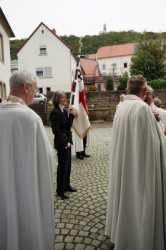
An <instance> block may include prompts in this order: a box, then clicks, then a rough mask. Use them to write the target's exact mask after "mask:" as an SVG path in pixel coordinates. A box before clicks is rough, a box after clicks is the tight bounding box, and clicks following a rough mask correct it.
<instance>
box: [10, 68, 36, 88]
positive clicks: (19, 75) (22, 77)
mask: <svg viewBox="0 0 166 250" xmlns="http://www.w3.org/2000/svg"><path fill="white" fill-rule="evenodd" d="M9 82H10V88H11V89H12V88H13V87H19V86H20V85H22V84H30V85H31V84H33V83H34V82H36V78H35V77H34V76H33V75H32V74H31V73H29V72H27V71H17V72H15V73H13V75H12V76H11V77H10V80H9Z"/></svg>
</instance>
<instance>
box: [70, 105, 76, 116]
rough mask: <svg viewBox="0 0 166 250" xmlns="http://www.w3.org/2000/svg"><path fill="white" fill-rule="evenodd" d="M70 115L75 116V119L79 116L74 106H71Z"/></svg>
mask: <svg viewBox="0 0 166 250" xmlns="http://www.w3.org/2000/svg"><path fill="white" fill-rule="evenodd" d="M69 113H70V114H72V115H74V117H77V116H78V111H77V110H76V108H74V107H73V106H72V105H69Z"/></svg>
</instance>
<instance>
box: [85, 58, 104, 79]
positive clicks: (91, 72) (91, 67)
mask: <svg viewBox="0 0 166 250" xmlns="http://www.w3.org/2000/svg"><path fill="white" fill-rule="evenodd" d="M80 64H81V67H82V69H83V72H84V74H85V75H86V76H100V72H99V67H98V64H97V62H96V61H95V60H92V59H88V58H81V59H80Z"/></svg>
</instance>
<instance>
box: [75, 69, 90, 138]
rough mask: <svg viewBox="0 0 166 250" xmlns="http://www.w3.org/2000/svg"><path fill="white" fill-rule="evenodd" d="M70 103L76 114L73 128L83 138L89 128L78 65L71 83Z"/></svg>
mask: <svg viewBox="0 0 166 250" xmlns="http://www.w3.org/2000/svg"><path fill="white" fill-rule="evenodd" d="M70 104H71V105H72V106H73V107H74V108H75V109H76V110H77V113H78V115H77V116H76V117H75V118H74V120H73V129H74V130H75V132H76V133H77V135H78V136H79V137H80V138H84V137H85V136H86V135H87V133H88V130H89V128H90V121H89V117H88V106H87V101H86V91H85V86H84V81H83V77H82V75H81V70H80V67H77V69H76V74H75V80H74V81H73V83H72V88H71V97H70Z"/></svg>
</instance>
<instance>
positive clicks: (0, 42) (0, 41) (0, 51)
mask: <svg viewBox="0 0 166 250" xmlns="http://www.w3.org/2000/svg"><path fill="white" fill-rule="evenodd" d="M0 62H4V50H3V37H2V35H1V34H0Z"/></svg>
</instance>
